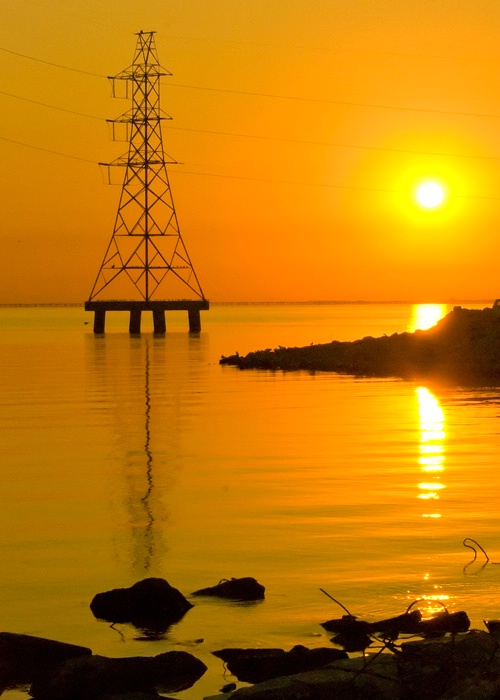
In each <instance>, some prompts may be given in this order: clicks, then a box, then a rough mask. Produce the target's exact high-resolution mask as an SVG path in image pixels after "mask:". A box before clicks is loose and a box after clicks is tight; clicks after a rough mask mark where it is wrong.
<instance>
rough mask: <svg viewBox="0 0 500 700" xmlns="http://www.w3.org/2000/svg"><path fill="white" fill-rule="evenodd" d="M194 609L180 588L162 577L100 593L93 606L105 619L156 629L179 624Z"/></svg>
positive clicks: (93, 610) (95, 597) (97, 613)
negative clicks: (174, 586)
mask: <svg viewBox="0 0 500 700" xmlns="http://www.w3.org/2000/svg"><path fill="white" fill-rule="evenodd" d="M192 607H193V605H192V603H190V602H189V601H188V600H187V599H186V598H185V597H184V596H183V595H182V593H181V592H180V591H179V590H177V588H173V586H171V585H170V584H169V583H168V582H167V581H165V579H162V578H147V579H144V580H142V581H138V582H137V583H135V584H134V585H133V586H130V588H115V589H113V590H111V591H105V592H104V593H97V595H95V596H94V598H93V600H92V602H91V603H90V609H91V610H92V612H93V613H94V615H95V616H96V617H98V618H100V619H102V620H107V621H108V622H130V623H132V624H133V625H135V626H136V627H141V628H148V629H155V630H161V629H166V628H167V627H168V626H169V625H171V624H173V623H174V622H178V621H179V620H180V619H181V618H182V617H183V616H184V615H185V613H186V612H187V611H188V610H189V609H190V608H192Z"/></svg>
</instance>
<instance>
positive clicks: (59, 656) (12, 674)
mask: <svg viewBox="0 0 500 700" xmlns="http://www.w3.org/2000/svg"><path fill="white" fill-rule="evenodd" d="M91 654H92V651H91V650H90V649H88V648H87V647H82V646H78V645H76V644H66V643H65V642H58V641H55V640H53V639H45V638H44V637H34V636H31V635H28V634H15V633H13V632H0V686H1V687H2V688H5V687H7V686H15V685H23V684H27V683H31V682H33V681H34V680H35V678H37V677H38V676H39V675H40V674H41V673H44V672H46V670H47V669H50V668H53V667H55V666H58V665H60V664H63V663H64V662H66V661H68V660H69V659H73V658H75V657H80V656H90V655H91Z"/></svg>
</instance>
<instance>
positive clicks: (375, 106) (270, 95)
mask: <svg viewBox="0 0 500 700" xmlns="http://www.w3.org/2000/svg"><path fill="white" fill-rule="evenodd" d="M0 51H4V52H5V53H10V54H13V55H14V56H20V57H21V58H25V59H28V60H30V61H36V62H37V63H44V64H45V65H49V66H53V67H55V68H60V69H62V70H69V71H73V72H76V73H83V74H84V75H91V76H93V77H97V78H106V77H109V76H105V75H101V74H99V73H91V72H89V71H85V70H81V69H79V68H71V67H69V66H64V65H61V64H60V63H53V62H51V61H45V60H43V59H41V58H35V57H33V56H27V55H26V54H22V53H18V52H17V51H11V50H10V49H5V48H2V47H0ZM169 86H170V87H180V88H185V89H189V90H204V91H207V92H223V93H227V94H233V95H248V96H250V97H266V98H272V99H276V100H294V101H298V102H316V103H319V104H334V105H343V106H347V107H368V108H372V109H392V110H395V111H403V112H420V113H428V114H450V115H454V116H462V117H482V118H485V119H498V118H500V114H490V113H487V112H464V111H458V110H457V111H455V110H444V109H427V108H424V107H401V106H398V105H386V104H373V103H371V102H347V101H344V100H329V99H324V98H319V97H297V96H292V95H275V94H273V93H266V92H250V91H246V90H230V89H227V88H212V87H202V86H199V85H181V84H179V83H169Z"/></svg>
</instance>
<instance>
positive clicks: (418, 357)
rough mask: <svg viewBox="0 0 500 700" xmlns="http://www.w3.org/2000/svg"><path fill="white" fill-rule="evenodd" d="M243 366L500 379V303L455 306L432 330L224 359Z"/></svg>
mask: <svg viewBox="0 0 500 700" xmlns="http://www.w3.org/2000/svg"><path fill="white" fill-rule="evenodd" d="M219 362H220V364H222V365H234V366H236V367H239V369H267V370H284V371H292V370H307V371H309V372H315V371H326V372H337V373H341V374H348V375H352V376H356V377H398V378H402V379H424V378H425V379H436V380H440V379H442V380H448V381H452V382H458V383H472V384H477V383H478V382H480V383H487V384H495V383H498V382H499V381H500V305H497V304H496V303H495V305H494V306H493V307H488V308H485V309H465V308H463V307H461V306H455V307H454V308H453V310H452V311H450V313H448V314H447V315H446V316H445V317H444V318H442V319H441V320H440V321H439V322H438V323H437V324H436V325H435V326H433V327H432V328H429V329H428V330H417V331H415V332H414V333H394V334H392V335H390V336H387V335H384V336H382V337H377V338H374V337H372V336H367V337H365V338H361V339H359V340H355V341H349V342H341V341H336V340H335V341H332V342H331V343H324V344H317V345H308V346H306V347H281V346H280V347H278V348H276V349H274V350H271V349H266V350H258V351H255V352H250V353H248V354H247V355H244V356H242V355H239V354H235V355H231V356H229V357H225V356H224V355H223V356H222V357H221V359H220V361H219Z"/></svg>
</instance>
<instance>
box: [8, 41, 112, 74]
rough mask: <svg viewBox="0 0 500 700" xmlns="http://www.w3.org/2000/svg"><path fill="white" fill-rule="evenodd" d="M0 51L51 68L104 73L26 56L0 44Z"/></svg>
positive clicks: (85, 72) (86, 72)
mask: <svg viewBox="0 0 500 700" xmlns="http://www.w3.org/2000/svg"><path fill="white" fill-rule="evenodd" d="M0 51H4V52H5V53H10V54H12V55H13V56H20V57H21V58H26V59H27V60H28V61H36V63H44V64H45V65H47V66H52V67H53V68H61V69H62V70H70V71H73V72H74V73H83V74H84V75H92V76H93V77H94V78H105V77H106V76H105V75H100V74H99V73H90V72H89V71H87V70H81V69H79V68H70V67H69V66H62V65H61V64H60V63H52V62H51V61H44V60H43V59H42V58H34V57H33V56H27V55H26V54H24V53H19V52H17V51H11V50H10V49H4V48H2V47H1V46H0Z"/></svg>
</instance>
